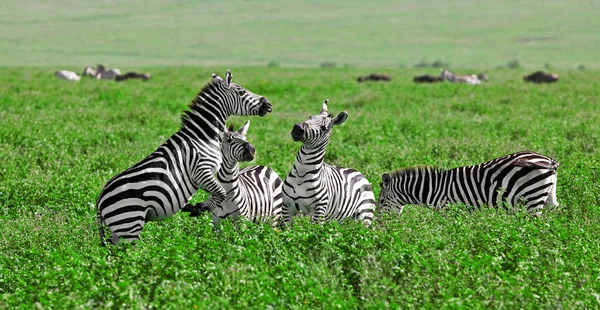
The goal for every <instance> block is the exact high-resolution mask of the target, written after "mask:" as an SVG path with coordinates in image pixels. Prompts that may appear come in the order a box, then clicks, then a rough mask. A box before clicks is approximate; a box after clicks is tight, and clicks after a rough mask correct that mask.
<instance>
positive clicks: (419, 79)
mask: <svg viewBox="0 0 600 310" xmlns="http://www.w3.org/2000/svg"><path fill="white" fill-rule="evenodd" d="M356 80H357V81H358V82H359V83H361V82H367V81H373V82H377V81H391V80H392V77H391V76H389V75H386V74H379V73H371V74H369V75H365V76H359V77H358V78H357V79H356ZM523 80H524V81H525V82H533V83H556V82H558V74H555V73H544V72H542V71H536V72H534V73H532V74H529V75H526V76H524V77H523ZM413 81H414V82H415V83H437V82H443V81H448V82H451V83H466V84H471V85H478V84H481V83H482V82H487V81H488V77H487V75H486V74H485V73H479V74H456V73H454V72H452V71H450V70H446V69H444V70H442V73H441V74H440V75H439V76H436V75H429V74H424V75H417V76H415V77H414V78H413Z"/></svg>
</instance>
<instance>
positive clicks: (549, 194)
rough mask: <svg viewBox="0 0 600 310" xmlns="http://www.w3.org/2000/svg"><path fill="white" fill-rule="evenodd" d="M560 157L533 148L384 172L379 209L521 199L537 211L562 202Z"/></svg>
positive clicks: (487, 203) (532, 211)
mask: <svg viewBox="0 0 600 310" xmlns="http://www.w3.org/2000/svg"><path fill="white" fill-rule="evenodd" d="M558 166H559V164H558V162H556V161H555V160H553V159H552V158H549V157H546V156H544V155H541V154H538V153H534V152H528V151H524V152H518V153H513V154H510V155H506V156H503V157H499V158H496V159H493V160H491V161H488V162H486V163H483V164H479V165H475V166H467V167H460V168H454V169H451V170H446V169H441V168H435V167H411V168H404V169H400V170H398V171H396V172H393V173H392V174H389V173H387V172H386V173H384V174H383V175H382V176H381V179H382V183H381V193H380V195H379V210H380V211H381V212H389V211H397V212H399V213H402V210H403V208H404V206H405V205H408V204H413V205H421V206H429V207H433V208H436V209H439V208H443V207H445V206H446V205H448V204H457V203H458V204H464V205H467V206H469V207H476V208H479V207H482V206H489V207H498V206H502V205H503V204H504V203H508V204H509V205H517V204H518V203H520V202H522V203H523V204H524V205H525V207H526V208H527V210H528V211H529V212H530V214H532V215H539V214H541V210H542V208H543V207H544V206H545V205H547V206H550V207H554V206H558V202H557V199H556V180H557V175H556V172H557V169H558Z"/></svg>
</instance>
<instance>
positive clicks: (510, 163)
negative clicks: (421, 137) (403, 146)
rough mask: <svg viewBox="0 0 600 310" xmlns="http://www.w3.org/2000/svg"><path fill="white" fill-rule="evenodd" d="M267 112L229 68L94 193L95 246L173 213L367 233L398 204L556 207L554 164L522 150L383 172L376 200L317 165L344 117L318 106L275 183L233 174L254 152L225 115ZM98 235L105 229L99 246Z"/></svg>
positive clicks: (253, 172) (295, 130) (256, 170)
mask: <svg viewBox="0 0 600 310" xmlns="http://www.w3.org/2000/svg"><path fill="white" fill-rule="evenodd" d="M272 111H273V106H272V105H271V103H270V102H269V101H268V100H267V99H266V98H265V97H264V96H261V95H259V94H255V93H253V92H251V91H250V90H248V89H246V88H244V87H242V86H240V85H238V84H236V83H233V77H232V75H231V72H230V71H229V70H227V73H226V76H225V79H223V78H221V77H219V76H218V75H216V74H213V75H212V80H211V81H210V82H209V83H208V84H206V85H205V86H204V87H203V88H202V89H201V90H200V92H199V93H198V94H197V95H196V97H195V98H194V99H193V100H192V102H191V104H190V106H189V110H188V111H186V112H184V113H185V114H184V115H183V117H182V124H181V128H180V129H179V130H178V131H177V132H176V133H175V134H173V135H172V136H171V137H170V138H169V139H168V140H167V141H165V142H164V143H163V144H162V145H161V146H160V147H159V148H158V149H157V150H156V151H154V152H153V153H151V154H150V155H148V156H147V157H146V158H144V159H143V160H141V161H139V162H138V163H136V164H134V165H133V166H132V167H130V168H128V169H127V170H125V171H123V172H121V173H119V174H117V175H116V176H114V177H113V178H111V179H110V180H109V181H108V182H107V183H106V185H105V186H104V188H103V189H102V191H101V193H100V195H99V196H98V199H97V202H96V207H97V214H96V219H97V223H98V225H99V233H100V242H101V245H103V246H104V245H105V242H106V241H108V242H110V243H111V244H117V243H119V242H120V241H121V240H122V241H136V240H138V239H139V237H140V234H141V232H142V230H143V228H144V225H145V224H146V222H148V221H155V220H161V219H165V218H167V217H170V216H172V215H174V214H176V213H177V212H179V211H182V212H189V215H190V216H192V217H193V216H198V215H200V214H202V213H204V212H210V214H211V216H212V222H213V225H214V227H215V228H216V227H217V225H218V223H219V221H220V220H222V219H224V218H228V217H244V218H246V219H248V220H250V221H254V222H260V221H272V223H273V225H274V226H275V227H277V226H282V227H289V225H290V224H291V223H292V222H293V218H294V216H295V215H296V214H298V213H302V214H305V215H308V216H310V217H311V221H312V222H313V223H322V222H323V221H329V220H344V219H356V220H359V221H361V222H363V223H364V224H366V225H370V224H371V223H372V222H373V221H374V220H376V215H377V214H380V213H385V212H399V213H401V212H402V210H403V207H404V206H405V205H408V204H414V205H422V206H428V207H431V208H435V209H442V208H444V207H445V206H447V205H449V204H464V205H466V206H468V207H469V208H470V209H479V208H481V207H485V206H487V207H499V206H505V205H506V204H508V205H518V204H523V205H524V206H525V207H526V209H527V210H528V211H529V212H530V213H531V214H532V215H539V214H540V212H541V210H542V209H543V208H544V207H546V206H547V207H554V206H558V202H557V199H556V181H557V169H558V166H559V164H558V163H557V162H556V161H554V160H553V159H551V158H549V157H546V156H543V155H541V154H538V153H535V152H529V151H525V152H518V153H514V154H510V155H506V156H503V157H499V158H496V159H493V160H491V161H488V162H486V163H482V164H479V165H474V166H467V167H459V168H455V169H449V170H446V169H441V168H434V167H412V168H403V169H400V170H397V171H395V172H392V173H391V174H390V173H387V172H385V173H383V174H382V177H381V180H382V182H381V184H380V185H381V193H380V195H379V198H378V201H376V200H375V196H374V194H373V191H372V188H371V185H370V184H369V182H368V180H367V179H366V178H365V176H364V175H363V174H361V173H360V172H359V171H357V170H355V169H351V168H343V167H337V166H333V165H330V164H328V163H325V162H324V157H325V151H326V148H327V145H328V144H329V138H330V136H331V134H332V132H333V128H334V127H336V126H338V125H341V124H342V123H344V122H345V121H346V120H347V119H348V113H347V112H341V113H339V114H337V115H336V116H333V115H332V114H330V112H329V106H328V101H327V100H325V102H324V103H323V104H322V105H321V109H320V111H319V113H317V114H314V115H311V116H310V117H309V118H308V119H306V120H304V121H301V122H299V123H297V124H295V125H293V126H292V130H291V131H290V135H291V137H292V139H293V140H294V141H297V142H300V143H301V144H302V145H301V147H300V150H299V151H298V153H297V155H296V159H295V162H294V165H293V166H292V169H291V171H290V172H289V173H288V174H287V176H286V178H285V179H284V180H282V179H281V178H280V177H279V176H278V175H277V173H276V172H275V171H274V170H273V169H271V168H269V167H265V166H250V167H247V168H245V169H243V170H241V171H240V169H239V162H245V161H251V160H253V159H254V157H255V154H256V149H255V147H254V146H253V145H252V144H251V142H249V141H248V140H247V138H246V134H247V132H248V130H249V126H250V122H249V121H247V122H246V123H245V124H244V126H242V127H241V128H240V129H238V130H235V131H234V130H233V128H232V127H230V128H226V121H227V119H228V117H229V116H232V115H239V116H242V115H248V116H250V115H259V116H261V117H262V116H265V115H266V114H267V113H271V112H272ZM215 173H216V178H215ZM198 189H203V190H206V191H207V192H209V193H210V196H209V198H208V199H207V200H206V201H203V202H201V203H197V204H189V203H188V201H189V199H190V198H191V197H192V195H193V194H194V193H195V192H196V191H197V190H198ZM105 227H108V229H110V231H111V237H110V238H109V239H106V237H105V231H104V228H105Z"/></svg>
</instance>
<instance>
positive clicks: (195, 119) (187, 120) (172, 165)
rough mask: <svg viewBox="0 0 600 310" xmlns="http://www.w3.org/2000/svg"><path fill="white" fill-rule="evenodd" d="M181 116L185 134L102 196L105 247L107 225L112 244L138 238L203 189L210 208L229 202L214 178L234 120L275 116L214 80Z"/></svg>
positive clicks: (257, 99)
mask: <svg viewBox="0 0 600 310" xmlns="http://www.w3.org/2000/svg"><path fill="white" fill-rule="evenodd" d="M189 107H190V110H189V111H186V112H185V115H184V116H183V117H182V125H181V129H179V131H177V132H176V133H175V134H174V135H172V136H171V138H169V139H168V140H167V141H166V142H164V143H163V144H162V145H161V146H160V147H159V148H158V149H157V150H156V151H154V152H153V153H152V154H150V155H149V156H148V157H146V158H144V159H143V160H141V161H140V162H138V163H137V164H135V165H133V166H132V167H131V168H129V169H127V170H125V171H124V172H122V173H120V174H118V175H116V176H114V177H113V178H112V179H110V181H108V183H107V184H106V185H105V187H104V189H103V190H102V192H101V193H100V196H99V197H98V201H97V203H96V205H97V222H98V224H99V230H100V243H101V245H104V241H105V239H104V227H103V225H102V224H103V223H104V224H105V225H106V226H107V227H108V228H109V229H110V230H111V231H112V236H111V238H110V242H111V243H112V244H116V243H118V242H119V237H120V238H122V239H124V240H126V241H135V240H137V239H138V238H139V236H140V234H141V232H142V229H143V227H144V224H145V223H146V221H154V220H161V219H164V218H167V217H169V216H171V215H173V214H175V213H177V212H178V211H179V210H180V209H181V208H182V207H183V206H184V205H185V204H186V203H187V201H188V200H189V199H190V197H191V196H192V195H193V194H194V193H195V192H196V191H197V190H198V188H202V189H204V190H206V191H208V192H210V193H211V194H212V195H211V199H209V200H208V201H206V202H205V204H206V205H207V206H209V207H210V206H217V205H219V204H220V203H221V202H223V200H225V189H224V188H223V187H222V186H221V184H219V182H218V181H217V180H216V179H215V177H214V173H215V172H216V171H217V169H218V168H219V167H220V166H221V162H222V159H221V141H220V140H221V135H222V134H223V130H224V129H225V122H226V120H227V117H229V116H230V115H260V116H265V115H266V114H267V113H268V112H271V111H272V107H271V104H270V103H269V101H267V99H265V98H264V97H262V96H260V95H257V94H254V93H252V92H250V91H248V90H246V89H244V88H243V87H241V86H240V85H238V84H235V83H232V76H231V72H230V71H229V70H227V74H226V78H225V80H223V79H222V78H221V77H219V76H217V75H216V74H213V75H212V83H209V84H207V85H205V86H204V87H203V88H202V90H201V91H200V93H199V94H198V95H197V96H196V98H194V100H193V101H192V103H191V104H190V106H189Z"/></svg>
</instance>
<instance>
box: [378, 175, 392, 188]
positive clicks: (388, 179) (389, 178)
mask: <svg viewBox="0 0 600 310" xmlns="http://www.w3.org/2000/svg"><path fill="white" fill-rule="evenodd" d="M381 180H382V181H383V186H386V187H387V186H388V184H390V182H392V176H391V175H390V174H389V173H387V172H384V173H383V174H382V175H381Z"/></svg>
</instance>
